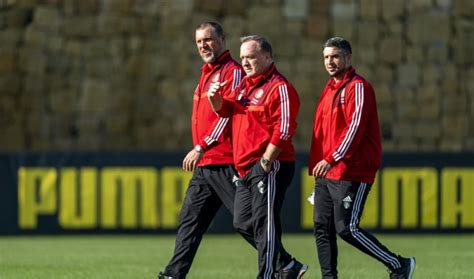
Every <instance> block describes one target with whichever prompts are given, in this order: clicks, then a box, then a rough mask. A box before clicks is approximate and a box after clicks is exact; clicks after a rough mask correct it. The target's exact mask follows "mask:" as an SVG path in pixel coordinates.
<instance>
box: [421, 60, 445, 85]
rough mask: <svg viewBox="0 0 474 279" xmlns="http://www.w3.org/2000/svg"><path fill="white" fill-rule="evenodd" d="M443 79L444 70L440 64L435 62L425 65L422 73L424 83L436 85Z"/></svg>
mask: <svg viewBox="0 0 474 279" xmlns="http://www.w3.org/2000/svg"><path fill="white" fill-rule="evenodd" d="M441 79H443V76H442V71H441V69H440V68H439V67H438V66H436V65H433V64H428V65H425V67H424V68H423V70H422V73H421V80H422V84H424V85H432V86H434V85H436V84H438V82H440V81H441ZM438 90H439V89H438Z"/></svg>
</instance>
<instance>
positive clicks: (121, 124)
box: [104, 113, 131, 142]
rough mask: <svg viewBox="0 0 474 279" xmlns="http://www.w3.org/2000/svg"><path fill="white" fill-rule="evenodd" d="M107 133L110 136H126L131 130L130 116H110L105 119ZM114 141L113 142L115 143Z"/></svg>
mask: <svg viewBox="0 0 474 279" xmlns="http://www.w3.org/2000/svg"><path fill="white" fill-rule="evenodd" d="M104 122H105V132H106V134H108V135H121V136H125V135H126V134H127V132H128V131H129V130H130V123H131V121H130V115H129V114H126V113H116V114H110V115H107V116H106V117H105V121H104ZM113 141H114V140H111V142H113Z"/></svg>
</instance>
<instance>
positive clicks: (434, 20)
mask: <svg viewBox="0 0 474 279" xmlns="http://www.w3.org/2000/svg"><path fill="white" fill-rule="evenodd" d="M426 26H436V28H431V29H430V28H429V29H427V28H426ZM450 26H451V22H450V19H449V14H447V13H443V12H427V13H422V14H417V15H416V16H412V17H409V18H408V21H407V31H406V35H407V37H408V39H409V41H410V42H411V43H413V44H415V45H426V44H432V43H437V42H447V41H449V40H450V38H451V27H450Z"/></svg>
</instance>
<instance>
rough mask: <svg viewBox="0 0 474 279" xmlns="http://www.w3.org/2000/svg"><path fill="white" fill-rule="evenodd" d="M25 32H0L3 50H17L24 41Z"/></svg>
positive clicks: (18, 30)
mask: <svg viewBox="0 0 474 279" xmlns="http://www.w3.org/2000/svg"><path fill="white" fill-rule="evenodd" d="M23 33H24V30H23V29H17V28H10V29H6V30H0V41H1V42H2V45H1V46H0V48H1V49H11V48H17V47H18V46H19V44H20V42H21V41H22V37H23Z"/></svg>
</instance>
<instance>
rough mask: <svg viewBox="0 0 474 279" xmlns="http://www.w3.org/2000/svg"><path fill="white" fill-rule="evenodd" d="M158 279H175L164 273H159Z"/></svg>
mask: <svg viewBox="0 0 474 279" xmlns="http://www.w3.org/2000/svg"><path fill="white" fill-rule="evenodd" d="M158 279H173V277H171V276H168V275H166V274H164V273H163V272H160V273H158Z"/></svg>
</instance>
